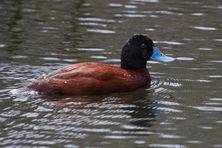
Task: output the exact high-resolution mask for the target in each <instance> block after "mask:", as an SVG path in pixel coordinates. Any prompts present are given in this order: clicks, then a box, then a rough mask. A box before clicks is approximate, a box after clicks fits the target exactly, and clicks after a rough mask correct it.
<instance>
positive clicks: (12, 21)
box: [0, 0, 222, 148]
mask: <svg viewBox="0 0 222 148" xmlns="http://www.w3.org/2000/svg"><path fill="white" fill-rule="evenodd" d="M221 14H222V2H221V1H219V0H215V1H210V0H203V1H200V0H195V1H191V0H186V1H182V0H177V1H176V0H119V1H117V0H111V1H103V0H70V1H61V0H47V1H45V0H38V1H34V0H21V1H19V0H3V1H1V2H0V17H1V19H0V51H1V54H0V83H1V85H0V123H1V127H0V129H1V130H0V131H1V132H0V146H1V147H4V146H5V147H7V146H9V147H33V146H43V147H55V146H57V147H216V148H217V147H222V142H221V137H222V126H221V125H222V116H221V113H222V92H221V90H222V85H221V80H222V70H221V69H222V66H221V63H222V57H221V55H222V50H221V47H222V37H221V34H222V32H221V29H222V20H221V19H220V18H221ZM135 33H144V34H147V35H149V37H151V38H152V39H153V40H154V41H155V43H156V45H157V46H158V47H160V49H162V51H163V52H164V53H166V54H167V55H171V56H173V57H175V58H176V59H177V60H176V61H174V62H171V63H158V62H153V61H151V62H148V65H147V67H148V68H149V71H150V74H151V77H152V82H151V88H147V87H145V88H141V89H138V90H136V91H133V92H129V93H117V94H108V95H103V96H92V97H86V96H84V97H63V98H61V97H59V96H41V95H37V94H28V93H26V92H25V90H24V87H25V85H27V83H28V82H30V81H31V80H32V79H34V78H37V77H39V76H42V75H44V74H46V73H49V72H51V71H53V70H56V69H58V68H61V67H64V66H66V65H69V64H72V63H78V62H85V61H97V62H104V63H110V64H113V65H119V64H120V60H119V57H120V50H121V47H122V46H123V44H124V43H125V42H126V40H127V39H128V38H129V37H131V36H132V35H133V34H135ZM58 100H59V101H58Z"/></svg>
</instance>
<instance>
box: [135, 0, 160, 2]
mask: <svg viewBox="0 0 222 148" xmlns="http://www.w3.org/2000/svg"><path fill="white" fill-rule="evenodd" d="M134 1H135V2H146V3H159V2H160V1H159V0H134Z"/></svg>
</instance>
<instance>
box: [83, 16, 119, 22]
mask: <svg viewBox="0 0 222 148" xmlns="http://www.w3.org/2000/svg"><path fill="white" fill-rule="evenodd" d="M79 20H80V21H91V22H107V23H113V22H115V21H114V20H112V19H102V18H89V17H84V18H79Z"/></svg>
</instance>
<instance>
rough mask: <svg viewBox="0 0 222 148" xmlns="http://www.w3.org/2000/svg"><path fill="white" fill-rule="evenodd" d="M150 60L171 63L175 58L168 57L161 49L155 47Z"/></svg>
mask: <svg viewBox="0 0 222 148" xmlns="http://www.w3.org/2000/svg"><path fill="white" fill-rule="evenodd" d="M150 58H151V60H154V61H160V62H171V61H174V60H175V58H172V57H169V56H166V55H164V54H163V53H161V52H160V50H159V48H157V47H153V54H152V56H151V57H150Z"/></svg>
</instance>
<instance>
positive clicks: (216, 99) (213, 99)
mask: <svg viewBox="0 0 222 148" xmlns="http://www.w3.org/2000/svg"><path fill="white" fill-rule="evenodd" d="M209 100H211V101H222V98H209Z"/></svg>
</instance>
